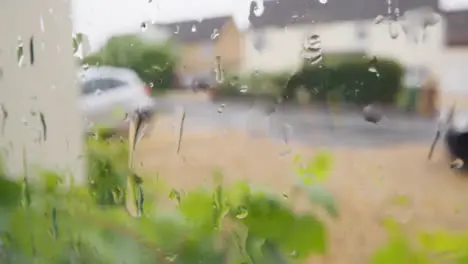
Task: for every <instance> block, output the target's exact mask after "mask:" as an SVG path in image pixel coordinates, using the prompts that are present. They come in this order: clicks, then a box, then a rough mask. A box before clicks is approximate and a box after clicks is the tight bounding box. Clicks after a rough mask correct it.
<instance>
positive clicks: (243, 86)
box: [240, 84, 249, 93]
mask: <svg viewBox="0 0 468 264" xmlns="http://www.w3.org/2000/svg"><path fill="white" fill-rule="evenodd" d="M248 89H249V87H248V86H247V85H245V84H243V85H242V86H241V87H240V92H241V93H246V92H247V90H248Z"/></svg>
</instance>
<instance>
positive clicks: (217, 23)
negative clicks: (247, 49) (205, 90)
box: [154, 16, 244, 87]
mask: <svg viewBox="0 0 468 264" xmlns="http://www.w3.org/2000/svg"><path fill="white" fill-rule="evenodd" d="M154 27H157V28H160V29H164V30H168V31H169V32H171V33H172V36H173V38H174V40H175V43H176V45H177V48H176V54H177V56H178V58H179V62H178V64H177V66H176V74H177V76H178V79H179V83H180V85H181V86H184V87H189V86H191V85H192V84H193V82H196V81H204V82H209V83H212V82H214V80H215V71H214V68H215V66H216V60H217V56H220V58H221V63H222V67H223V70H224V71H225V72H232V71H238V70H239V69H240V67H241V62H242V56H243V55H244V51H243V50H242V48H243V45H242V44H243V42H244V35H243V34H242V33H241V32H240V31H239V30H238V28H237V26H236V24H235V22H234V20H233V18H232V17H230V16H225V17H215V18H209V19H204V20H202V21H196V20H193V21H183V22H177V23H170V24H155V25H154Z"/></svg>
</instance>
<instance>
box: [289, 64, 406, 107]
mask: <svg viewBox="0 0 468 264" xmlns="http://www.w3.org/2000/svg"><path fill="white" fill-rule="evenodd" d="M402 76H403V69H402V67H401V66H400V65H399V64H398V63H396V62H394V61H392V60H388V59H379V60H375V61H374V62H369V61H368V60H367V59H364V58H362V57H359V58H354V59H347V60H343V61H341V62H339V63H336V64H334V65H330V66H328V65H323V64H322V65H312V66H310V65H305V66H304V67H303V68H302V69H301V70H300V71H299V72H297V73H296V74H294V75H293V76H292V77H291V78H290V80H289V82H288V84H287V85H286V88H285V90H284V91H283V96H284V97H285V98H287V99H293V98H294V94H295V90H296V89H297V88H298V87H301V86H303V87H305V88H306V89H307V90H308V91H309V92H310V94H311V95H312V99H313V100H321V101H326V100H327V99H328V98H329V96H330V95H331V94H333V96H334V97H336V95H339V100H340V101H342V102H349V103H357V104H367V103H371V102H380V103H384V104H385V103H394V101H395V100H396V97H397V94H398V92H399V90H400V88H401V79H402Z"/></svg>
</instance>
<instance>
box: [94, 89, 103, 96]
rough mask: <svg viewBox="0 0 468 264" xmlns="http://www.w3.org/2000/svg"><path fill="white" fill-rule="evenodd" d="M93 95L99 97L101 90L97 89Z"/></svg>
mask: <svg viewBox="0 0 468 264" xmlns="http://www.w3.org/2000/svg"><path fill="white" fill-rule="evenodd" d="M94 94H95V95H101V94H102V90H101V89H97V90H96V91H95V92H94Z"/></svg>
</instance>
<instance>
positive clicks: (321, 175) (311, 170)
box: [294, 152, 332, 185]
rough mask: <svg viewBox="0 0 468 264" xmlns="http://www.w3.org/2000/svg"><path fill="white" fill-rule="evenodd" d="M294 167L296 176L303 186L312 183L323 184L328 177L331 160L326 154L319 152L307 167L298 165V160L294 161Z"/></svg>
mask: <svg viewBox="0 0 468 264" xmlns="http://www.w3.org/2000/svg"><path fill="white" fill-rule="evenodd" d="M294 164H296V165H297V167H296V174H297V175H298V176H299V178H300V179H301V180H302V183H303V184H305V185H310V184H314V183H323V182H325V181H326V180H327V179H328V177H329V176H330V172H331V168H332V158H331V155H330V154H329V153H327V152H320V153H319V154H317V155H315V157H314V158H313V159H312V160H311V161H309V162H308V163H307V165H305V166H304V165H301V164H299V159H298V158H295V159H294Z"/></svg>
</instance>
